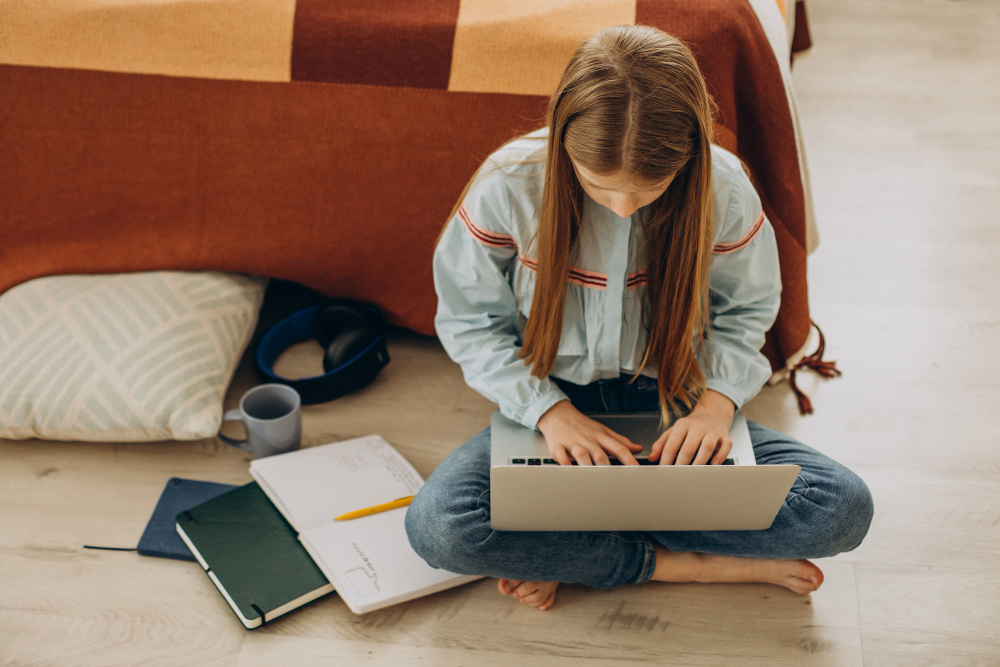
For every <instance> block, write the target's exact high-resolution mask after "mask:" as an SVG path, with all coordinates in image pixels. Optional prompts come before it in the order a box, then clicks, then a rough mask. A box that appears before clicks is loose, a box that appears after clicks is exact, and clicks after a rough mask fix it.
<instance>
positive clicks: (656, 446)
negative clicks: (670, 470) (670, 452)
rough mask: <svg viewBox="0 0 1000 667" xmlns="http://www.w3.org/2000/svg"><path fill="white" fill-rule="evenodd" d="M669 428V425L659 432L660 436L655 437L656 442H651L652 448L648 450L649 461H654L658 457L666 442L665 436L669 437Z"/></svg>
mask: <svg viewBox="0 0 1000 667" xmlns="http://www.w3.org/2000/svg"><path fill="white" fill-rule="evenodd" d="M671 428H673V426H671V427H670V428H668V429H667V430H666V431H664V432H663V433H661V434H660V437H659V438H657V439H656V442H654V443H653V448H652V449H651V450H650V452H649V460H650V461H656V459H658V458H660V451H661V450H662V449H663V445H665V444H666V442H667V438H669V437H670V429H671Z"/></svg>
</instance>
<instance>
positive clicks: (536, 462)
mask: <svg viewBox="0 0 1000 667" xmlns="http://www.w3.org/2000/svg"><path fill="white" fill-rule="evenodd" d="M608 460H609V461H611V465H613V466H620V465H624V464H623V463H622V462H621V461H619V460H618V459H616V458H611V457H608ZM636 461H638V462H639V465H641V466H655V465H659V464H660V462H659V461H650V460H649V459H646V458H642V459H636ZM510 462H511V465H528V466H541V465H548V466H551V465H559V462H558V461H556V460H555V459H511V460H510ZM573 465H578V464H577V462H576V461H573ZM722 465H724V466H731V465H736V463H735V462H734V461H733V460H732V459H726V460H725V461H723V462H722Z"/></svg>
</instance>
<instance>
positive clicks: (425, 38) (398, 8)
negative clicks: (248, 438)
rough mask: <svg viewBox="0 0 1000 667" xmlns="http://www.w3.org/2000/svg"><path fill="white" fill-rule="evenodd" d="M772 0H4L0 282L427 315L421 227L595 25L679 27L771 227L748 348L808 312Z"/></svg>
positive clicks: (538, 102)
mask: <svg viewBox="0 0 1000 667" xmlns="http://www.w3.org/2000/svg"><path fill="white" fill-rule="evenodd" d="M783 8H784V2H783V0H779V1H778V4H775V1H774V0H700V1H699V2H690V1H689V0H551V1H546V2H535V1H532V0H424V1H423V2H411V1H409V0H371V1H369V2H353V1H349V0H242V1H240V2H234V1H233V0H195V1H193V2H192V1H184V2H180V1H179V0H114V1H113V0H4V2H3V11H2V12H0V155H2V156H3V158H2V159H0V239H2V241H0V292H2V291H4V290H6V289H8V288H10V287H12V286H14V285H16V284H19V283H21V282H24V281H26V280H29V279H31V278H35V277H39V276H45V275H52V274H68V273H109V272H132V271H148V270H158V269H172V270H221V271H233V272H246V273H254V274H260V275H266V276H272V277H277V278H283V279H288V280H294V281H297V282H299V283H302V284H304V285H306V286H308V287H311V288H313V289H315V290H318V291H319V292H321V293H323V294H326V295H331V296H332V295H347V296H352V297H355V298H359V299H364V300H367V301H371V302H373V303H375V304H377V305H378V306H379V307H380V308H381V309H382V310H383V311H384V313H385V314H386V317H387V319H388V321H389V322H390V323H392V324H395V325H400V326H404V327H408V328H410V329H413V330H415V331H418V332H421V333H424V334H430V335H433V333H434V329H433V315H434V310H435V299H436V297H435V294H434V289H433V284H432V280H431V273H430V266H431V262H430V260H431V253H432V243H433V241H434V239H435V237H436V235H437V233H438V231H439V229H440V228H441V226H442V224H443V223H444V222H445V220H444V218H445V216H446V215H447V213H448V211H449V210H450V208H451V206H452V204H453V203H454V200H455V198H456V197H457V196H458V194H459V192H460V191H461V189H462V187H463V185H464V184H465V182H466V181H467V179H468V178H469V177H470V176H471V174H472V173H473V171H474V170H475V168H476V167H477V166H478V165H479V164H480V162H481V161H482V160H483V159H484V157H485V156H486V155H487V154H489V153H490V152H491V151H492V150H493V149H494V148H496V147H497V146H498V145H500V144H501V143H502V142H503V141H505V140H506V139H508V138H509V137H511V136H513V135H514V134H515V133H520V132H525V131H528V130H531V129H534V128H537V127H540V126H541V125H542V124H543V118H544V106H545V102H546V98H547V96H548V95H549V93H550V92H551V91H552V90H553V89H554V87H555V85H556V83H557V81H558V78H559V75H560V74H561V72H562V70H563V68H564V67H565V65H566V63H567V61H568V59H569V57H570V55H571V54H572V52H573V51H574V50H575V48H576V47H577V46H578V45H579V43H580V42H581V41H583V40H584V39H586V38H587V37H589V36H590V35H591V34H593V33H594V32H595V31H596V30H597V29H599V28H601V27H603V26H606V25H611V24H633V23H643V24H649V25H654V26H657V27H659V28H661V29H663V30H665V31H667V32H670V33H672V34H674V35H677V36H678V37H680V38H682V39H684V40H685V41H686V42H687V43H688V44H690V45H691V46H692V48H693V50H694V52H695V54H696V57H697V58H698V61H699V64H700V66H701V68H702V71H703V73H704V74H705V77H706V79H707V80H708V84H709V89H710V91H711V93H712V95H713V96H714V98H715V101H716V102H717V104H718V107H719V116H718V119H717V126H716V129H717V136H718V141H719V142H720V143H721V144H722V145H723V146H724V147H725V148H727V149H729V150H731V151H733V152H734V153H736V154H737V155H739V156H740V157H741V158H742V159H743V161H744V162H745V163H746V164H747V165H748V167H749V169H750V171H751V172H752V178H753V180H754V182H755V184H756V186H757V188H758V191H759V193H760V196H761V200H762V201H763V205H764V209H765V212H766V213H767V216H768V218H769V219H770V220H771V222H772V224H773V226H774V229H775V232H776V234H777V238H778V245H779V250H780V256H781V270H782V278H783V283H784V291H783V294H782V305H781V311H780V313H779V315H778V319H777V322H776V323H775V325H774V327H773V328H772V330H771V332H770V333H769V334H768V338H767V343H766V345H765V350H764V351H765V353H766V354H767V356H768V357H769V359H770V360H771V362H772V366H773V367H774V368H775V369H781V368H783V367H785V366H786V364H787V363H788V362H789V360H791V361H795V360H796V359H797V358H798V357H799V356H801V352H802V348H803V345H804V344H805V342H806V340H807V336H808V333H809V329H810V319H809V306H808V300H807V292H806V256H807V252H808V250H809V249H810V248H811V246H812V245H813V244H814V243H815V236H814V234H813V233H812V232H811V230H812V226H811V219H810V213H809V211H810V206H809V196H808V174H807V172H806V170H805V163H804V156H803V154H802V151H801V142H800V141H799V138H798V131H797V127H796V117H795V111H794V97H793V96H792V94H791V89H790V86H789V78H788V60H789V45H790V42H791V40H790V39H789V35H788V31H787V29H786V27H785V26H786V25H787V24H786V18H787V16H788V15H787V12H786V13H785V14H784V18H783V16H782V12H781V11H780V10H781V9H783Z"/></svg>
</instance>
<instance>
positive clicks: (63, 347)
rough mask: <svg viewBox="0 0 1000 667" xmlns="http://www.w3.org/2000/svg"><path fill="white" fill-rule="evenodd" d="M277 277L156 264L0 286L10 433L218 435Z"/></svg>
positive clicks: (2, 401)
mask: <svg viewBox="0 0 1000 667" xmlns="http://www.w3.org/2000/svg"><path fill="white" fill-rule="evenodd" d="M267 281H268V279H267V278H265V277H259V276H252V275H246V274H239V273H220V272H183V271H153V272H144V273H117V274H101V275H71V276H49V277H45V278H36V279H35V280H30V281H28V282H25V283H22V284H20V285H17V286H16V287H13V288H11V289H9V290H8V291H6V292H4V293H3V294H2V295H0V438H10V439H25V438H42V439H47V440H88V441H96V442H139V441H150V440H197V439H201V438H207V437H211V436H214V435H215V434H216V433H217V432H218V430H219V425H220V423H221V421H222V400H223V397H224V396H225V394H226V389H227V388H228V386H229V382H230V380H232V376H233V372H234V371H235V370H236V366H237V364H238V363H239V361H240V358H241V357H242V356H243V352H244V351H245V349H246V346H247V344H248V343H249V342H250V338H251V337H252V336H253V331H254V328H255V327H256V325H257V316H258V314H259V313H260V307H261V302H262V301H263V298H264V290H265V288H266V287H267Z"/></svg>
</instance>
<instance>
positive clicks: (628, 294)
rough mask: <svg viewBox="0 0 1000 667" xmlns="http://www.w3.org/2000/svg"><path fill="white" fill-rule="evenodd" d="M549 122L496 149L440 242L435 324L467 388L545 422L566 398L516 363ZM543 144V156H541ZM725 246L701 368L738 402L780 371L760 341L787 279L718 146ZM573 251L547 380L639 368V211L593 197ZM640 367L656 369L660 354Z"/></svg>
mask: <svg viewBox="0 0 1000 667" xmlns="http://www.w3.org/2000/svg"><path fill="white" fill-rule="evenodd" d="M546 131H547V129H546V128H542V129H540V130H536V131H535V132H532V133H531V134H530V135H528V136H527V137H525V138H522V139H519V140H517V141H514V142H511V143H509V144H507V145H506V146H504V147H502V148H501V149H499V150H497V151H495V152H494V153H493V154H491V155H490V156H489V158H487V160H486V162H485V163H484V165H483V167H482V168H481V169H480V171H479V173H478V174H477V176H476V178H475V179H474V181H473V183H472V185H471V186H470V187H469V190H468V192H467V194H466V197H465V199H464V200H463V202H462V205H461V206H460V207H459V208H458V210H457V213H456V215H455V216H454V217H453V218H452V219H451V220H449V221H448V223H447V225H446V227H445V230H444V232H443V234H442V236H441V239H440V242H439V243H438V246H437V248H436V249H435V251H434V257H433V274H434V288H435V290H436V291H437V295H438V307H437V312H436V314H435V318H434V326H435V329H436V330H437V334H438V337H439V338H440V339H441V343H442V345H443V346H444V349H445V351H446V352H447V353H448V355H449V356H450V357H451V359H452V360H453V361H455V362H456V363H458V364H459V365H460V366H461V368H462V372H463V375H464V377H465V381H466V382H467V383H468V384H469V386H470V387H472V388H473V389H475V390H476V391H478V392H479V393H480V394H482V395H483V396H485V397H486V398H488V399H490V400H492V401H494V402H496V403H497V404H498V406H499V409H500V411H501V413H503V414H504V415H505V416H506V417H508V418H510V419H512V420H514V421H516V422H519V423H521V424H523V425H524V426H527V427H529V428H536V425H537V423H538V419H539V417H541V416H542V415H543V414H544V413H545V412H546V411H547V410H548V409H549V408H551V407H552V406H553V405H555V404H556V403H558V402H559V401H561V400H564V399H566V398H567V397H566V395H565V393H563V391H562V390H561V389H560V388H559V387H558V386H557V385H556V383H555V382H553V381H552V380H551V379H550V377H546V378H537V377H535V376H533V375H532V374H531V368H530V367H529V366H528V365H527V364H525V362H524V360H523V359H519V358H518V353H519V352H520V349H521V343H522V341H523V336H524V327H525V323H526V321H527V317H528V314H529V313H530V311H531V300H532V296H533V294H534V282H535V275H536V270H537V261H536V258H537V253H536V252H535V250H534V248H533V247H529V245H528V242H529V240H531V237H532V235H533V233H534V231H535V227H536V225H537V224H538V218H539V212H540V210H541V199H542V188H543V176H544V172H545V161H544V155H545V150H546V142H545V133H546ZM539 151H540V152H539ZM712 192H713V197H714V204H713V221H714V228H715V245H714V248H713V252H712V260H711V278H710V284H709V309H710V313H709V322H710V340H711V348H710V349H711V358H710V359H709V358H707V354H703V355H701V357H700V358H699V364H700V365H701V367H702V370H703V371H704V373H705V377H706V385H707V387H708V388H709V389H713V390H715V391H718V392H720V393H721V394H723V395H725V396H726V397H728V398H729V399H730V400H732V401H733V403H734V404H735V405H736V407H737V408H739V407H740V406H742V405H743V404H744V403H745V402H746V401H748V400H749V399H750V398H752V397H753V396H754V395H756V394H757V392H759V391H760V388H761V387H762V386H763V385H764V383H765V382H766V381H767V379H768V378H769V377H770V375H771V367H770V364H769V362H768V360H767V358H766V357H764V355H763V354H761V352H760V349H761V347H762V346H763V344H764V333H765V332H766V331H767V330H768V329H769V328H770V327H771V325H772V324H773V323H774V319H775V317H776V316H777V312H778V305H779V303H780V295H781V275H780V272H779V267H778V250H777V245H776V243H775V237H774V230H773V229H772V228H771V224H770V223H769V222H768V220H767V218H766V217H765V216H764V213H763V210H762V209H761V203H760V198H759V197H758V196H757V193H756V192H755V191H754V188H753V185H752V184H751V183H750V179H749V178H748V177H747V175H746V174H745V173H744V171H743V169H742V167H741V165H740V162H739V160H738V159H737V158H736V157H735V156H734V155H733V154H732V153H730V152H728V151H726V150H725V149H723V148H721V147H718V146H712ZM584 199H585V206H584V213H583V216H582V219H581V227H580V233H579V235H578V240H577V249H576V250H574V251H572V252H571V255H570V263H571V269H570V275H569V278H568V282H567V285H566V306H565V310H564V314H563V329H562V337H561V339H560V341H559V347H558V350H557V353H556V360H555V364H554V366H553V368H552V371H551V374H550V376H555V377H557V378H561V379H563V380H567V381H569V382H573V383H576V384H589V383H590V382H593V381H594V380H597V379H602V378H614V377H618V376H619V375H620V374H621V373H632V374H634V373H635V372H636V369H638V368H639V366H640V364H641V362H642V357H643V354H644V351H645V346H646V341H647V338H648V334H649V331H648V329H647V328H646V327H645V325H644V323H643V317H642V308H643V301H644V299H643V296H644V295H643V292H644V291H645V289H646V286H647V283H648V274H647V273H646V271H645V270H644V269H645V266H646V263H645V251H646V244H645V240H644V235H643V229H644V228H643V216H644V215H646V214H648V213H649V211H648V209H649V207H648V206H646V207H643V208H640V209H638V210H637V211H636V213H635V214H633V215H632V216H630V217H628V218H620V217H618V216H617V215H616V214H615V213H614V212H612V211H611V210H610V209H608V208H606V207H605V206H602V205H601V204H598V203H597V202H595V201H593V200H592V199H591V198H590V197H589V196H586V195H585V197H584ZM650 359H651V361H649V362H647V364H646V366H645V367H644V368H643V369H642V371H641V372H642V374H643V375H648V376H650V377H654V378H655V377H656V376H657V369H656V365H657V362H656V360H655V355H651V356H650Z"/></svg>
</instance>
